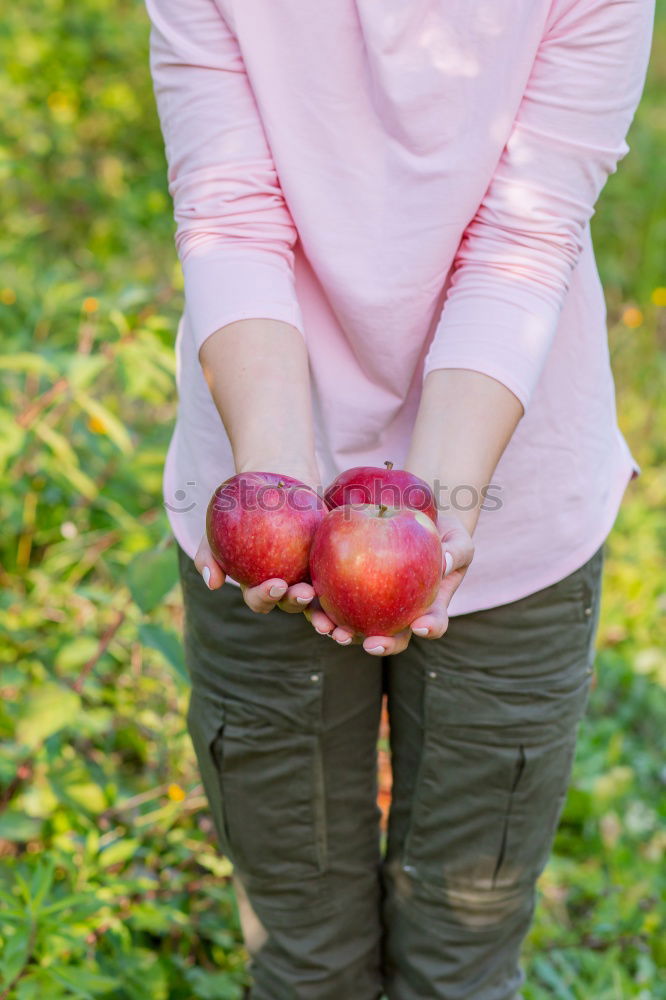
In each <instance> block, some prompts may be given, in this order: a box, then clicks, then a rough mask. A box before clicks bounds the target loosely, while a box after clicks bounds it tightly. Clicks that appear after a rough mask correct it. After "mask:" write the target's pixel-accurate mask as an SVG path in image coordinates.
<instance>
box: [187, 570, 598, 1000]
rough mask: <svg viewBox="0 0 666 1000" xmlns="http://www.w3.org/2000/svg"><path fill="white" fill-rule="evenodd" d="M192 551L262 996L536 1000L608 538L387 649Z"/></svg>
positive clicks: (199, 678) (196, 602)
mask: <svg viewBox="0 0 666 1000" xmlns="http://www.w3.org/2000/svg"><path fill="white" fill-rule="evenodd" d="M179 559H180V568H181V578H182V585H183V592H184V599H185V647H186V659H187V665H188V669H189V671H190V675H191V680H192V692H191V700H190V707H189V711H188V727H189V731H190V734H191V736H192V740H193V743H194V747H195V750H196V754H197V758H198V761H199V766H200V769H201V774H202V778H203V782H204V785H205V789H206V794H207V797H208V800H209V802H210V806H211V810H212V814H213V818H214V822H215V828H216V830H217V835H218V838H219V842H220V846H221V849H222V850H223V852H224V853H225V854H226V855H227V856H228V857H229V858H230V859H231V860H232V861H233V864H234V870H235V875H234V882H235V886H236V894H237V899H238V904H239V912H240V917H241V924H242V928H243V934H244V937H245V942H246V946H247V948H248V952H249V954H250V957H251V968H250V971H251V973H252V981H253V986H252V989H251V992H250V996H251V997H252V998H253V1000H378V998H379V997H380V996H382V995H383V994H385V995H386V996H387V997H388V998H389V1000H417V998H418V1000H513V998H515V997H517V995H518V990H519V989H520V986H521V983H522V980H523V975H522V973H521V971H520V969H519V964H518V962H519V954H520V947H521V943H522V941H523V938H524V936H525V934H526V932H527V930H528V928H529V925H530V921H531V918H532V913H533V907H534V891H535V882H536V879H537V876H538V875H539V873H540V872H541V871H542V869H543V867H544V865H545V863H546V861H547V859H548V855H549V852H550V848H551V845H552V841H553V837H554V833H555V829H556V826H557V822H558V818H559V814H560V810H561V807H562V804H563V800H564V796H565V793H566V788H567V783H568V780H569V777H570V770H571V763H572V758H573V754H574V746H575V739H576V730H577V725H578V722H579V719H580V717H581V715H582V713H583V711H584V708H585V704H586V699H587V694H588V689H589V684H590V677H591V674H592V659H593V639H594V633H595V629H596V623H597V616H598V606H599V597H600V586H601V583H600V581H601V568H602V550H599V551H598V552H597V553H596V555H595V556H593V557H592V559H591V560H590V561H589V562H588V563H586V565H584V566H583V567H581V569H579V570H577V571H576V572H575V573H573V574H572V575H571V576H569V577H567V578H566V579H564V580H562V581H561V582H559V583H556V584H555V585H554V586H551V587H548V588H546V589H545V590H541V591H539V592H537V593H535V594H532V595H531V596H529V597H527V598H524V599H523V600H519V601H515V602H513V603H511V604H507V605H504V606H501V607H497V608H493V609H491V610H488V611H481V612H476V613H474V614H467V615H462V616H458V617H455V618H453V619H451V622H450V624H449V629H448V632H447V633H446V635H445V636H444V637H443V638H442V639H439V640H436V641H428V640H424V639H419V638H413V639H412V641H411V644H410V646H409V649H408V650H407V651H406V652H404V653H401V654H400V655H399V656H396V657H384V658H382V659H378V658H373V657H370V656H368V655H367V653H364V652H363V650H362V649H361V648H360V647H359V646H347V647H342V646H338V645H337V644H336V643H335V642H334V641H333V640H331V639H328V638H324V637H322V636H320V635H317V634H316V633H315V631H314V629H313V628H312V627H311V626H310V625H309V624H308V622H307V621H306V620H305V619H304V617H303V616H302V615H288V614H285V613H284V612H282V611H279V610H275V611H273V612H271V613H270V614H269V615H265V616H264V615H256V614H254V613H252V612H251V611H250V610H249V609H248V608H247V607H246V606H245V604H244V603H243V601H242V598H241V595H240V593H239V591H238V589H237V588H236V587H233V586H224V587H222V588H221V590H219V591H217V592H211V591H208V590H207V588H206V587H205V585H204V583H203V581H202V580H201V578H200V576H199V574H198V573H197V572H196V570H195V568H194V566H193V563H192V561H191V560H190V559H189V558H188V557H187V556H186V555H185V554H184V553H183V552H182V551H180V553H179ZM384 691H386V692H387V696H388V707H389V718H390V727H391V758H392V767H393V800H392V806H391V813H390V818H389V826H388V837H387V848H386V853H385V856H383V857H382V854H381V851H380V837H379V810H378V807H377V805H376V795H377V758H376V744H377V735H378V725H379V719H380V708H381V700H382V694H383V692H384Z"/></svg>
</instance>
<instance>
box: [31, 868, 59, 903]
mask: <svg viewBox="0 0 666 1000" xmlns="http://www.w3.org/2000/svg"><path fill="white" fill-rule="evenodd" d="M54 868H55V859H54V858H53V857H52V856H51V855H47V856H46V858H40V859H39V864H38V865H37V866H36V868H35V870H34V872H33V874H32V878H31V880H30V895H31V896H32V903H33V906H34V907H35V909H37V908H38V907H39V906H40V905H41V903H42V902H43V901H44V899H45V898H46V895H47V893H48V891H49V889H50V888H51V886H52V885H53V874H54Z"/></svg>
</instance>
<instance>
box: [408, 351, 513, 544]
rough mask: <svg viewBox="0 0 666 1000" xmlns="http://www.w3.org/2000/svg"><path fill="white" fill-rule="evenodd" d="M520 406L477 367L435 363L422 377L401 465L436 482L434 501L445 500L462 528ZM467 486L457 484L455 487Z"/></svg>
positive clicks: (472, 522)
mask: <svg viewBox="0 0 666 1000" xmlns="http://www.w3.org/2000/svg"><path fill="white" fill-rule="evenodd" d="M522 414H523V407H522V405H521V403H520V402H519V400H518V399H517V397H516V396H514V394H513V393H512V392H511V391H510V390H509V389H507V388H506V386H504V385H503V384H502V383H501V382H498V381H496V380H495V379H493V378H490V377H489V376H488V375H482V374H480V373H479V372H474V371H468V370H463V369H437V370H435V371H432V372H430V373H429V374H428V375H427V377H426V379H425V382H424V385H423V392H422V396H421V402H420V405H419V411H418V414H417V418H416V424H415V427H414V433H413V436H412V441H411V446H410V449H409V454H408V456H407V462H406V468H407V469H408V470H409V471H410V472H414V473H416V474H417V475H419V476H421V478H422V479H425V480H426V482H429V483H431V484H437V485H438V486H439V489H438V490H437V493H438V494H439V495H438V497H437V499H438V502H439V503H442V502H443V503H451V494H452V491H453V490H454V489H455V488H456V487H458V490H457V491H456V493H457V495H458V496H459V497H460V500H461V501H462V504H463V506H465V507H467V506H468V504H471V503H472V502H473V500H474V501H475V502H474V506H473V507H472V508H471V509H469V510H462V509H460V508H458V509H456V507H455V506H452V509H453V511H454V512H455V513H456V514H458V516H459V517H460V519H461V520H462V521H463V523H464V524H465V527H466V528H467V529H468V531H470V532H472V531H473V530H474V528H475V526H476V523H477V520H478V516H479V510H480V506H481V504H482V502H483V493H482V490H483V489H484V488H485V487H487V486H488V485H489V483H490V481H491V478H492V475H493V472H494V471H495V466H496V465H497V463H498V461H499V459H500V457H501V455H502V452H503V451H504V449H505V447H506V446H507V444H508V442H509V440H510V438H511V435H512V434H513V432H514V430H515V428H516V426H517V424H518V421H519V420H520V418H521V416H522ZM463 486H465V487H468V489H466V490H464V491H463V490H462V489H461V487H463Z"/></svg>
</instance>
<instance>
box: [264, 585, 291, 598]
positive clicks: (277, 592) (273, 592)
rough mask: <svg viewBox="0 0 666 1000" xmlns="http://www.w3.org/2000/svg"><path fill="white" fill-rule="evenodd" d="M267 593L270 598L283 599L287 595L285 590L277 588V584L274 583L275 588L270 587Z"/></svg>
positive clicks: (284, 588)
mask: <svg viewBox="0 0 666 1000" xmlns="http://www.w3.org/2000/svg"><path fill="white" fill-rule="evenodd" d="M268 593H269V595H270V596H271V597H284V595H285V594H286V593H287V588H286V587H281V586H279V584H277V583H276V584H275V586H273V587H271V589H270V590H269V591H268Z"/></svg>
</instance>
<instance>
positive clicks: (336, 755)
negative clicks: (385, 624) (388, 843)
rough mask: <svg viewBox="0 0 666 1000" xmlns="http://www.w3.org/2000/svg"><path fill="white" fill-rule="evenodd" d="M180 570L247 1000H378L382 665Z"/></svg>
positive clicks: (201, 739)
mask: <svg viewBox="0 0 666 1000" xmlns="http://www.w3.org/2000/svg"><path fill="white" fill-rule="evenodd" d="M179 563H180V571H181V581H182V587H183V595H184V603H185V654H186V662H187V666H188V670H189V673H190V676H191V680H192V691H191V697H190V703H189V709H188V728H189V731H190V735H191V737H192V741H193V744H194V748H195V751H196V755H197V759H198V763H199V767H200V770H201V775H202V780H203V782H204V786H205V790H206V794H207V797H208V800H209V803H210V807H211V811H212V815H213V819H214V823H215V829H216V831H217V836H218V839H219V842H220V847H221V849H222V851H223V852H224V853H225V854H226V855H227V856H228V857H229V858H230V859H231V861H232V862H233V865H234V885H235V889H236V898H237V902H238V908H239V915H240V920H241V927H242V930H243V935H244V939H245V943H246V947H247V949H248V952H249V955H250V959H251V962H250V972H251V975H252V981H253V985H252V988H251V990H250V996H251V997H252V998H253V1000H343V998H348V1000H377V998H378V997H379V996H380V994H381V970H380V959H381V899H380V866H381V857H380V851H379V844H380V841H379V816H380V813H379V809H378V808H377V804H376V798H377V737H378V728H379V716H380V707H381V697H382V663H381V661H378V660H373V659H372V658H371V657H369V656H367V654H365V653H363V651H362V650H361V649H360V648H359V647H357V646H351V647H340V646H338V645H336V644H335V643H333V642H332V641H331V640H328V639H325V638H323V637H321V636H319V635H317V634H316V633H315V631H314V629H313V628H312V626H311V625H309V623H308V622H307V621H306V620H305V619H304V618H303V616H302V615H289V614H286V613H284V612H282V611H279V610H275V611H272V612H271V613H270V614H268V615H257V614H254V613H253V612H251V611H250V610H249V609H248V608H247V607H246V605H245V604H244V602H243V600H242V597H241V594H240V592H239V591H238V589H237V588H236V587H233V586H231V585H226V586H224V587H222V588H221V589H220V590H218V591H209V590H207V588H206V587H205V585H204V584H203V582H202V580H201V577H200V576H199V574H198V573H197V571H196V569H195V568H194V566H193V563H192V561H191V560H190V559H189V558H188V556H187V555H186V554H185V553H183V552H182V551H180V552H179Z"/></svg>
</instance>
